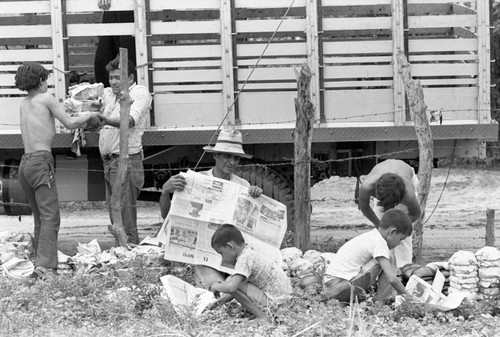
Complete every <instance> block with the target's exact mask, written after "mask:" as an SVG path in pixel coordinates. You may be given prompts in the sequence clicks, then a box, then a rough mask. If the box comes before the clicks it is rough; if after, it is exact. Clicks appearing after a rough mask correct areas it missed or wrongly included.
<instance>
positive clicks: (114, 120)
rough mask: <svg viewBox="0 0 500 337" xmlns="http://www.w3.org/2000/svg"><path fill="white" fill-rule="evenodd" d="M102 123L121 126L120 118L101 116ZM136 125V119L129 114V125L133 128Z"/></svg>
mask: <svg viewBox="0 0 500 337" xmlns="http://www.w3.org/2000/svg"><path fill="white" fill-rule="evenodd" d="M101 121H102V125H111V126H114V127H115V128H119V127H120V118H119V117H118V118H111V117H106V116H101ZM134 126H135V121H134V119H133V118H132V116H128V127H129V128H133V127H134Z"/></svg>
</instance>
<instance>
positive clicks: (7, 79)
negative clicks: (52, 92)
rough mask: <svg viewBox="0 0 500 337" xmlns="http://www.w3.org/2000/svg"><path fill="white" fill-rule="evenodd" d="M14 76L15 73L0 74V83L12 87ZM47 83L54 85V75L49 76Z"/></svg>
mask: <svg viewBox="0 0 500 337" xmlns="http://www.w3.org/2000/svg"><path fill="white" fill-rule="evenodd" d="M19 65H21V64H19ZM46 68H47V69H49V67H46ZM50 68H52V67H50ZM15 76H16V74H0V83H2V86H9V85H12V87H14V83H15ZM47 84H48V85H49V86H53V85H54V77H53V76H50V77H49V78H48V79H47Z"/></svg>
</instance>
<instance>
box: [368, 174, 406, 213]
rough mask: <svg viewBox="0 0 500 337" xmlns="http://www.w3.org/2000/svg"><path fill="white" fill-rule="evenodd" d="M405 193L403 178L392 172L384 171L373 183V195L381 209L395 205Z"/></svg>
mask: <svg viewBox="0 0 500 337" xmlns="http://www.w3.org/2000/svg"><path fill="white" fill-rule="evenodd" d="M405 194H406V187H405V183H404V181H403V178H401V177H400V176H398V175H397V174H394V173H384V174H383V175H382V176H380V178H378V180H377V182H376V183H375V197H376V198H377V199H378V203H377V205H378V206H380V207H382V209H383V211H384V212H386V211H387V210H389V209H391V208H394V207H396V205H398V204H399V203H401V201H402V200H403V198H404V197H405Z"/></svg>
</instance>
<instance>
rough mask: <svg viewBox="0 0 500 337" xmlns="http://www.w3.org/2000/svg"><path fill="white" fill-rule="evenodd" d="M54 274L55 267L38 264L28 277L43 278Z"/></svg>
mask: <svg viewBox="0 0 500 337" xmlns="http://www.w3.org/2000/svg"><path fill="white" fill-rule="evenodd" d="M55 276H57V271H56V269H54V268H47V267H43V266H38V267H36V268H35V270H33V273H32V274H31V275H30V276H29V277H30V278H31V279H33V280H45V279H47V278H49V277H55Z"/></svg>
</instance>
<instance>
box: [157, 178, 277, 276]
mask: <svg viewBox="0 0 500 337" xmlns="http://www.w3.org/2000/svg"><path fill="white" fill-rule="evenodd" d="M182 175H183V176H184V177H185V178H186V187H185V188H184V190H182V191H176V192H174V195H173V198H172V204H171V207H170V211H169V213H168V215H167V217H166V219H165V221H164V223H163V226H162V228H161V230H160V233H159V234H158V239H159V240H160V241H161V242H163V244H164V245H165V259H167V260H173V261H178V262H184V263H191V264H201V265H206V266H209V267H212V268H215V269H218V270H220V271H223V272H226V273H229V274H232V269H231V268H227V267H226V266H222V265H221V263H222V258H221V256H220V255H219V254H218V253H217V252H216V251H215V250H213V249H212V246H211V238H212V235H213V233H214V232H215V230H216V229H217V228H218V227H219V226H220V225H222V224H232V225H234V226H236V227H237V228H238V229H239V230H240V231H241V232H242V234H243V237H244V239H245V242H246V243H247V244H248V245H249V246H251V247H253V248H254V249H256V250H258V251H260V252H261V253H262V254H264V255H265V256H268V257H269V258H270V259H272V260H275V261H276V262H279V263H281V253H280V250H279V248H280V245H281V242H282V240H283V237H284V235H285V231H286V228H287V223H286V206H285V205H283V204H282V203H280V202H278V201H276V200H274V199H271V198H269V197H267V196H265V195H261V196H260V197H258V198H252V197H251V196H250V195H249V194H248V188H246V187H244V186H241V185H239V184H236V183H234V182H231V181H227V180H223V179H219V178H215V177H211V176H208V175H204V174H200V173H196V172H194V171H191V170H189V171H188V172H186V173H182Z"/></svg>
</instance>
